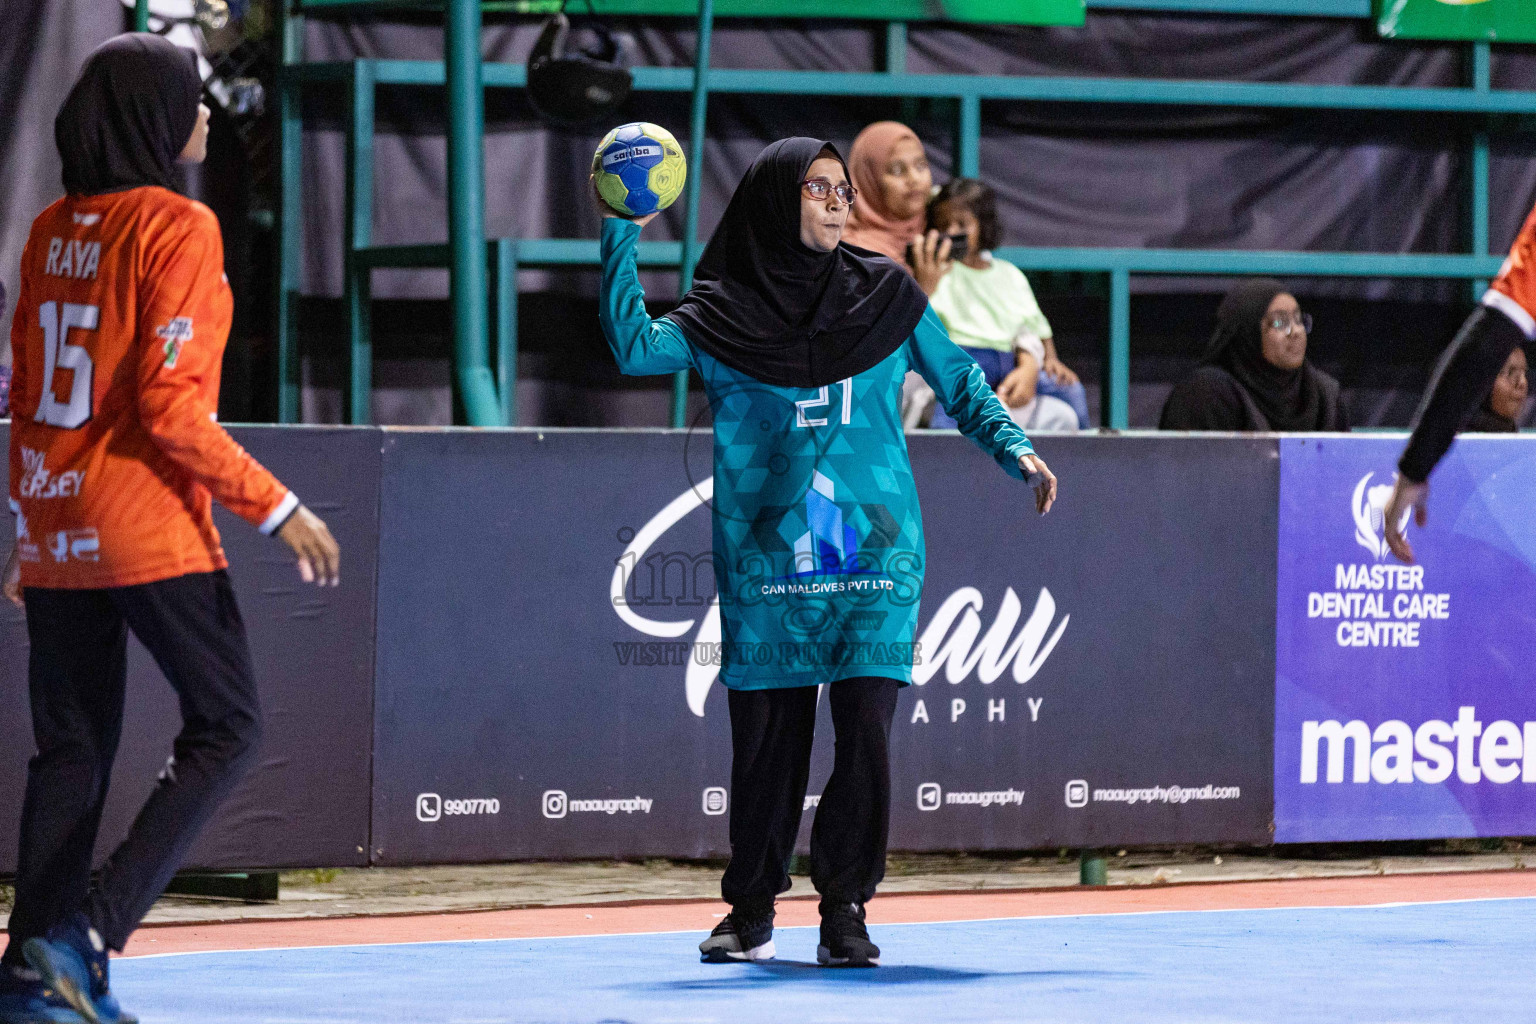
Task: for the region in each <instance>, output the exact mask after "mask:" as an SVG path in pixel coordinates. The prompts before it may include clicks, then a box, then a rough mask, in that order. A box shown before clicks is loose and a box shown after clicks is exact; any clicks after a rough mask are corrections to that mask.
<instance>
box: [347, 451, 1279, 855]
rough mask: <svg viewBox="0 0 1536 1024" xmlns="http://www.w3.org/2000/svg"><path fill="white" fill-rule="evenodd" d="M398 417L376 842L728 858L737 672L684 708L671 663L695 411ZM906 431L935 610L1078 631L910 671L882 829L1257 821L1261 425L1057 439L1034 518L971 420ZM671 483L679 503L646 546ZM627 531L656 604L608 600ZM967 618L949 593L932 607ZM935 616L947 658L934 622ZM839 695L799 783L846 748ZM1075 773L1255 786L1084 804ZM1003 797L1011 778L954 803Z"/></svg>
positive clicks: (1267, 488) (1044, 831) (700, 551)
mask: <svg viewBox="0 0 1536 1024" xmlns="http://www.w3.org/2000/svg"><path fill="white" fill-rule="evenodd" d="M386 436H387V438H388V441H387V442H386V445H385V456H384V474H383V492H382V493H383V496H382V500H381V505H382V508H383V513H382V522H381V525H382V535H383V537H384V538H385V544H384V548H383V552H382V556H381V560H380V570H379V572H380V575H379V594H380V603H379V634H378V635H379V654H378V698H377V708H378V716H377V726H376V728H377V732H376V737H375V750H376V758H375V763H374V791H373V792H374V828H373V836H374V849H373V858H374V861H375V863H391V864H401V863H421V862H437V861H477V860H496V859H504V858H518V857H536V856H556V857H573V856H656V855H670V856H706V855H718V854H721V853H723V852H725V851H726V849H727V845H726V827H725V822H726V818H725V816H724V815H723V814H715V813H710V809H711V806H712V807H713V810H716V811H719V810H721V809H722V808H723V804H722V803H721V802H720V800H721V798H722V796H723V794H715V795H714V800H715V801H716V802H715V803H714V804H713V805H711V803H710V800H711V794H710V793H709V792H708V791H709V790H710V789H711V788H713V787H726V786H728V785H729V774H730V755H729V733H728V728H727V720H726V715H725V706H724V703H725V702H724V701H723V699H722V697H723V691H722V690H721V689H720V687H719V686H718V684H714V685H713V686H711V687H710V689H709V690H708V691H705V694H704V697H703V700H702V703H700V702H699V694H698V693H697V692H695V693H693V694H692V703H690V687H689V686H688V681H687V680H688V672H689V670H688V668H687V667H686V666H685V665H684V664H681V663H679V661H678V660H676V658H675V655H676V654H677V653H679V649H680V648H682V647H683V646H684V645H687V644H691V643H692V642H693V640H694V639H695V638H696V637H697V636H699V635H700V633H701V629H703V627H702V625H701V624H702V623H703V622H704V620H705V618H706V616H707V615H708V600H709V598H710V597H711V596H712V594H713V582H712V577H711V576H710V563H709V524H708V512H707V508H706V507H705V506H704V505H703V503H702V501H701V498H700V497H699V495H700V494H702V491H699V490H696V489H695V488H696V487H697V486H698V485H700V484H702V482H703V481H705V480H707V479H708V476H709V472H710V470H709V457H710V456H709V441H708V435H707V434H703V435H700V434H691V435H686V436H685V435H680V434H669V433H664V432H641V433H630V432H625V433H622V434H615V433H609V432H586V431H574V432H567V431H559V432H556V431H548V432H539V433H534V432H518V433H514V434H501V433H494V434H483V433H458V432H455V433H426V432H414V431H390V432H387V434H386ZM911 445H912V451H913V464H914V469H915V472H916V474H917V480H918V486H919V489H920V491H921V492H922V493H923V494H925V495H928V496H930V497H929V500H928V501H927V502H926V503H925V507H924V521H925V525H926V530H927V535H928V552H929V559H930V568H929V572H928V583H927V588H926V590H925V595H924V604H923V613H922V616H921V620H920V627H919V628H920V631H921V630H926V629H927V628H928V627H929V626H930V625H931V624H932V622H933V619H934V617H935V615H936V614H937V613H938V612H939V611H940V610H941V608H942V606H943V605H944V604H945V602H946V600H960V601H963V600H965V598H966V596H967V594H966V592H965V588H975V593H974V595H973V599H974V600H975V601H979V607H976V608H975V609H974V610H975V613H976V617H975V620H974V622H973V623H972V625H974V627H975V628H976V629H977V630H979V632H980V634H981V635H982V636H987V635H988V634H989V631H990V630H991V629H992V628H993V627H994V625H996V624H997V623H999V621H1000V620H1001V621H1003V622H1004V623H1005V625H1004V626H1003V630H1004V631H1005V632H1006V634H1007V635H1006V638H1005V639H1006V640H1007V641H1012V640H1014V639H1015V638H1016V637H1018V636H1020V635H1021V633H1024V632H1028V630H1027V628H1026V625H1025V624H1026V620H1030V619H1031V617H1032V615H1034V614H1035V613H1037V612H1039V610H1040V608H1041V606H1042V605H1046V604H1048V603H1049V602H1052V601H1053V602H1054V605H1055V610H1054V612H1052V611H1051V610H1049V608H1047V609H1046V611H1045V612H1044V613H1043V614H1042V617H1041V619H1039V620H1038V621H1037V622H1036V627H1037V628H1036V630H1035V634H1034V635H1035V637H1036V639H1035V641H1034V644H1030V643H1026V644H1025V645H1024V647H1025V651H1024V654H1023V657H1024V658H1025V660H1026V661H1030V660H1031V654H1033V653H1034V652H1037V651H1044V650H1045V649H1046V648H1045V646H1044V644H1045V643H1046V642H1048V640H1049V637H1050V636H1053V635H1055V633H1056V630H1057V629H1058V628H1060V627H1061V626H1062V625H1063V624H1065V629H1064V630H1063V631H1062V632H1061V634H1060V639H1059V641H1058V643H1057V644H1056V646H1055V647H1054V648H1053V649H1050V653H1049V654H1048V656H1045V657H1043V658H1040V659H1039V662H1040V663H1039V667H1038V671H1037V673H1036V674H1035V675H1033V677H1032V678H1027V679H1026V682H1025V683H1024V684H1023V685H1021V684H1019V683H1017V682H1015V677H1014V675H1013V674H1012V673H1011V669H1010V668H1009V667H1008V666H1010V665H1011V664H1012V662H1007V663H1005V665H1004V670H1003V671H1002V674H1001V676H1000V677H999V676H998V675H997V674H996V673H995V672H990V673H989V672H988V670H987V669H986V662H987V661H988V660H989V659H985V658H983V659H982V662H981V664H980V665H978V666H977V667H974V668H972V669H971V670H970V671H964V670H960V671H957V672H956V673H955V681H954V682H951V681H950V673H951V666H952V665H954V664H955V663H956V662H957V661H958V662H964V661H965V658H966V651H965V650H964V649H962V648H967V647H968V648H969V650H970V651H971V652H972V654H973V655H975V654H979V652H980V650H981V647H982V641H980V640H977V641H976V642H975V643H973V644H963V643H962V644H960V645H959V646H958V647H952V648H951V650H950V651H949V655H948V657H947V658H946V659H945V661H944V662H943V666H942V668H938V667H937V666H935V670H936V671H937V675H934V676H933V677H932V678H929V679H927V680H926V681H925V682H924V684H923V685H921V686H914V687H911V688H908V689H907V690H905V691H904V692H903V695H902V699H901V704H900V707H899V710H898V712H897V721H896V725H895V734H894V744H895V749H894V761H895V777H894V783H893V784H894V792H895V807H894V814H893V822H892V845H893V847H894V848H896V849H989V848H992V849H997V848H1004V849H1018V848H1029V847H1040V846H1053V845H1072V846H1077V845H1083V844H1095V843H1109V842H1117V843H1156V842H1246V843H1262V842H1265V841H1267V839H1268V837H1269V822H1270V817H1271V793H1270V789H1271V787H1270V778H1271V776H1270V772H1271V763H1272V756H1271V748H1272V740H1271V735H1272V731H1273V730H1272V726H1273V688H1274V682H1273V664H1274V564H1275V561H1274V544H1275V535H1276V534H1275V511H1274V510H1275V508H1276V505H1277V498H1278V494H1277V488H1278V469H1277V467H1278V462H1277V460H1276V458H1275V444H1274V442H1273V441H1272V440H1265V439H1258V440H1253V441H1238V440H1233V439H1225V440H1221V439H1207V440H1198V439H1191V438H1167V439H1149V438H1138V439H1134V440H1133V439H1124V438H1120V439H1108V438H1102V439H1101V438H1088V437H1084V438H1062V439H1056V440H1053V441H1052V443H1051V459H1052V465H1053V466H1054V467H1055V468H1056V469H1057V471H1058V472H1059V473H1060V474H1061V476H1062V479H1063V480H1065V481H1067V484H1066V485H1065V490H1064V492H1063V494H1064V497H1063V500H1062V503H1061V505H1060V506H1059V507H1058V509H1057V510H1056V511H1054V512H1053V513H1052V514H1051V515H1050V516H1049V517H1047V518H1045V519H1043V520H1037V519H1036V518H1035V516H1034V515H1033V512H1032V508H1031V507H1030V502H1029V495H1028V493H1027V492H1026V491H1025V490H1024V489H1023V488H1022V487H1020V486H1018V485H1017V483H1015V482H1013V481H1010V480H1009V479H1008V478H1006V477H1005V476H1003V475H1002V474H1001V473H999V472H997V470H996V467H995V466H993V465H992V464H991V462H990V461H989V460H987V459H986V458H984V457H983V456H982V455H980V454H979V453H977V452H975V451H972V450H970V446H969V445H968V442H965V441H963V440H962V439H960V438H958V437H955V436H952V435H950V436H932V435H930V436H918V437H913V438H912V439H911ZM962 449H963V450H962ZM1213 480H1216V481H1220V486H1219V487H1213V486H1211V481H1213ZM450 497H451V500H449V499H450ZM674 502H678V503H681V505H680V506H679V505H674ZM669 507H672V508H674V509H679V514H681V515H682V518H681V519H678V520H677V521H676V522H675V524H674V525H671V526H670V527H669V528H665V529H662V532H661V533H660V534H659V535H658V536H656V537H655V538H654V539H653V540H652V541H651V542H650V543H645V541H644V538H646V537H648V536H649V531H648V529H647V528H648V526H654V527H656V528H661V526H662V525H664V520H663V517H662V513H663V510H664V509H667V508H669ZM683 510H686V511H683ZM637 534H638V535H639V537H640V538H641V539H638V540H637V539H636V535H637ZM631 542H633V544H634V545H636V546H638V548H639V549H638V550H635V551H634V553H633V557H634V558H635V559H636V561H635V564H636V580H635V582H634V583H632V585H631V587H630V588H629V590H628V592H627V599H628V604H627V605H626V609H627V610H628V611H629V612H630V613H631V614H632V615H634V616H638V617H639V619H642V620H645V621H644V622H642V623H638V624H637V623H631V622H626V621H624V620H622V619H621V618H620V615H619V613H618V611H616V609H615V607H614V605H613V603H612V601H611V599H610V586H611V584H612V580H613V576H614V569H615V563H616V561H617V560H619V559H621V558H622V557H623V556H624V552H625V550H626V547H627V546H630V545H631ZM1010 590H1012V591H1013V592H1014V594H1015V598H1016V601H1017V604H1016V605H1015V608H1014V612H1013V615H1014V619H1013V621H1012V623H1007V620H1006V619H1004V617H1003V612H1002V609H1003V608H1004V607H1005V604H1006V602H1007V601H1008V597H1007V595H1008V593H1009V591H1010ZM1042 590H1047V591H1048V592H1049V595H1050V597H1049V598H1043V597H1042ZM956 594H958V595H960V596H959V597H957V598H956V597H952V595H956ZM966 628H967V623H966V620H965V618H964V617H961V618H959V619H957V620H956V622H955V625H954V626H952V627H951V628H950V629H949V630H944V631H941V632H942V633H943V635H944V636H945V637H950V638H951V639H952V638H953V637H954V636H956V635H960V634H962V633H963V632H964V630H965V629H966ZM704 635H705V636H706V638H707V636H708V634H707V631H705V634H704ZM924 639H926V640H928V641H930V642H931V646H929V645H927V644H925V651H930V650H931V651H933V652H934V654H935V656H937V654H938V653H939V652H940V651H941V650H942V647H943V645H942V644H941V643H940V642H939V636H938V635H937V634H936V635H934V636H931V637H924ZM644 644H652V645H657V646H652V647H650V648H648V649H647V648H644V647H637V646H636V645H644ZM1036 645H1040V646H1036ZM668 652H670V653H668ZM998 653H1001V648H999V649H998ZM658 655H659V657H658ZM685 656H686V655H685ZM1037 657H1038V656H1037ZM641 661H649V662H651V663H650V664H642V663H639V662H641ZM656 662H660V663H656ZM1026 675H1027V674H1026ZM989 679H990V681H988V680H989ZM919 701H921V702H922V709H921V711H919V707H918V704H919ZM957 701H958V702H962V703H956V702H957ZM962 704H963V709H962ZM695 708H698V709H699V710H702V711H703V715H702V717H700V716H699V715H697V714H695V710H694V709H695ZM823 719H824V720H823V723H822V726H823V728H822V735H821V737H820V740H819V742H818V745H817V753H816V767H815V770H814V771H813V777H812V784H811V794H812V795H815V794H816V793H819V791H820V787H821V785H822V783H823V782H824V780H825V777H826V772H827V770H828V767H829V765H828V755H829V747H828V741H829V740H830V736H829V735H828V732H829V730H828V729H827V728H826V726H827V725H828V724H829V723H827V722H826V721H825V714H823ZM924 719H926V721H925V720H924ZM1072 780H1083V781H1085V782H1086V783H1088V784H1089V785H1090V786H1091V787H1092V788H1095V789H1097V788H1146V787H1153V786H1164V787H1168V786H1186V787H1200V786H1205V785H1208V784H1209V785H1215V786H1236V787H1239V788H1240V790H1241V794H1242V795H1241V798H1240V799H1235V800H1231V801H1221V802H1217V801H1207V802H1191V803H1185V804H1164V803H1153V804H1150V805H1149V804H1144V803H1138V804H1134V805H1131V804H1123V803H1110V802H1091V803H1090V804H1089V806H1088V807H1085V808H1076V807H1069V806H1068V804H1067V802H1066V799H1065V788H1066V785H1067V783H1068V782H1070V781H1072ZM933 785H936V786H938V787H939V792H940V794H941V798H942V801H943V802H941V803H940V804H939V806H938V807H937V809H936V810H933V811H929V810H924V809H921V808H920V804H919V802H918V799H919V789H920V788H922V787H926V786H933ZM1009 790H1015V791H1022V792H1023V795H1022V797H1021V798H1020V802H1017V803H1008V804H1003V805H993V806H980V805H978V804H976V803H966V802H949V801H950V798H951V796H954V797H956V799H957V800H960V801H968V800H972V799H981V798H972V797H970V796H968V794H976V793H993V792H1001V791H1009ZM943 794H950V796H943ZM930 799H931V798H930ZM465 801H474V802H471V803H466V802H465ZM489 801H494V802H495V803H494V805H492V804H490V803H488V802H489ZM590 801H598V802H599V803H595V804H594V803H578V802H590ZM607 801H628V802H627V803H604V802H607ZM493 806H494V810H492V807H493Z"/></svg>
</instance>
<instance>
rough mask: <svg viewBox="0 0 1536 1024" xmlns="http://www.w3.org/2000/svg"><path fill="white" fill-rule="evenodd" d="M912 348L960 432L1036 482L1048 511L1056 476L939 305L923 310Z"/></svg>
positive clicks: (1040, 503)
mask: <svg viewBox="0 0 1536 1024" xmlns="http://www.w3.org/2000/svg"><path fill="white" fill-rule="evenodd" d="M907 351H908V354H909V356H910V358H911V361H912V368H913V369H914V370H916V371H917V372H918V373H919V374H921V375H922V378H923V379H924V380H926V381H927V382H928V386H929V387H931V388H933V393H934V395H935V397H937V399H938V401H939V404H940V405H942V406H943V407H944V411H945V412H947V413H949V414H950V416H952V417H954V420H955V423H956V424H957V425H958V426H959V427H960V432H961V433H962V434H964V435H965V436H966V437H968V438H970V439H971V440H972V441H974V442H975V443H976V444H977V446H978V447H980V448H981V450H982V451H984V452H986V453H987V454H989V455H991V456H992V457H993V458H994V459H996V460H997V463H998V465H1000V466H1002V467H1003V470H1004V471H1005V472H1007V473H1008V475H1009V476H1012V477H1014V478H1015V479H1019V480H1023V481H1025V482H1026V483H1028V484H1029V485H1030V486H1032V487H1034V488H1035V506H1036V508H1037V509H1038V510H1039V511H1040V513H1041V514H1042V515H1044V514H1045V512H1046V511H1047V510H1048V509H1049V508H1050V507H1051V504H1052V503H1053V502H1054V501H1055V500H1056V477H1055V476H1054V475H1052V473H1051V471H1050V469H1049V468H1047V467H1046V465H1045V462H1044V460H1042V459H1041V458H1040V457H1039V456H1038V455H1036V454H1035V447H1034V445H1032V444H1031V443H1030V441H1029V438H1028V437H1027V436H1026V435H1025V433H1024V431H1023V430H1022V429H1021V428H1020V427H1019V425H1018V424H1017V423H1015V422H1014V420H1013V417H1012V416H1010V415H1009V414H1008V410H1007V409H1005V408H1003V403H1002V402H1000V401H999V400H998V398H997V395H996V394H995V393H993V391H992V389H991V388H990V387H988V386H987V378H986V376H985V375H984V374H983V373H982V372H981V367H980V366H977V365H976V360H974V359H972V358H971V357H970V356H968V355H966V354H965V353H964V352H962V351H961V350H960V348H959V346H957V345H956V344H955V343H954V342H953V341H951V340H950V338H949V333H948V332H947V331H945V330H944V325H943V323H941V322H940V320H939V318H938V315H937V314H936V313H934V311H933V307H931V306H930V307H929V308H928V310H927V311H926V312H925V313H923V319H922V320H921V321H919V322H918V325H917V328H916V329H915V330H914V331H913V332H912V337H910V338H908V339H907Z"/></svg>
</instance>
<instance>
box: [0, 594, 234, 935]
mask: <svg viewBox="0 0 1536 1024" xmlns="http://www.w3.org/2000/svg"><path fill="white" fill-rule="evenodd" d="M26 602H27V633H28V636H29V637H30V639H31V642H32V654H31V660H30V662H29V683H30V691H31V704H32V731H33V735H34V738H35V739H36V742H37V754H36V756H34V757H33V758H32V760H31V762H30V763H29V764H28V767H27V793H26V799H25V802H24V803H23V805H22V812H21V856H20V859H19V861H18V867H17V872H16V906H15V909H14V911H13V912H12V914H11V919H10V925H9V931H10V943H9V945H8V946H7V948H6V952H5V958H4V959H5V962H6V963H7V964H19V963H20V960H21V945H22V943H23V942H25V941H26V940H27V939H29V938H32V937H33V936H39V935H44V934H46V933H47V932H48V931H49V929H51V928H52V927H53V926H54V925H55V924H58V923H59V922H60V921H62V920H63V919H65V918H66V917H68V916H69V915H70V914H73V913H75V912H76V911H79V910H84V911H86V913H87V914H88V915H89V916H90V918H91V923H92V924H93V925H94V926H95V927H96V929H97V930H98V931H99V932H101V935H102V938H103V939H105V940H106V943H107V945H108V946H110V947H112V948H113V949H117V950H121V949H122V948H123V946H124V945H125V944H126V943H127V941H128V936H129V935H130V934H132V932H133V930H134V929H135V928H136V927H138V924H139V922H140V920H142V919H143V917H144V915H145V914H147V913H148V912H149V908H150V907H151V906H152V905H153V904H154V902H155V900H156V899H158V898H159V896H160V894H161V893H162V892H163V891H164V890H165V887H166V885H167V884H168V883H169V882H170V880H171V876H173V875H174V874H175V873H176V869H177V867H178V866H180V864H181V861H182V858H184V857H185V856H186V854H187V852H188V850H189V849H190V848H191V846H192V843H193V841H194V840H195V839H196V838H197V834H198V832H200V831H201V830H202V828H203V826H204V825H206V824H207V822H208V819H209V818H210V817H212V815H213V813H214V811H215V810H216V809H217V808H218V806H219V804H220V803H221V802H222V801H223V800H224V798H225V797H226V796H228V795H229V792H230V790H231V789H233V788H234V786H235V783H236V782H238V781H239V779H240V777H241V776H242V775H244V774H245V772H246V770H247V769H248V768H249V767H250V765H251V763H252V762H253V760H254V759H255V755H256V748H257V744H258V743H259V741H260V737H261V712H260V708H259V705H258V703H257V698H256V681H255V676H254V674H253V672H252V670H251V656H250V652H249V649H248V648H247V646H246V639H245V625H244V623H243V622H242V621H241V618H240V610H239V608H238V607H237V606H236V604H235V594H234V591H233V589H231V587H230V584H229V577H228V575H227V574H226V573H224V572H222V571H220V572H212V573H195V574H192V575H188V576H179V577H176V578H174V579H169V580H161V581H158V582H155V583H146V584H142V585H140V586H136V587H119V588H115V589H111V590H43V589H39V588H36V587H29V588H27V590H26ZM129 629H132V630H133V633H134V635H135V636H137V637H138V638H139V640H140V642H142V643H143V644H144V646H145V647H146V648H147V649H148V650H149V652H150V654H152V655H153V656H154V659H155V661H156V663H157V664H159V666H160V669H161V671H163V672H164V673H165V677H166V678H167V679H168V680H169V681H170V683H171V686H172V687H173V688H174V689H175V691H176V696H177V698H178V699H179V701H180V705H181V717H182V729H181V733H180V734H179V735H178V736H177V737H176V741H175V744H174V747H173V751H174V756H173V757H172V758H171V760H170V762H169V763H168V764H167V765H166V768H165V771H164V772H163V773H162V774H161V777H160V781H159V784H158V785H157V786H156V787H155V790H154V793H153V794H152V795H151V796H150V798H149V801H148V802H147V803H146V804H145V805H144V808H143V809H142V810H141V811H140V812H139V816H138V818H137V819H135V821H134V823H133V827H132V828H131V829H130V830H129V832H128V837H127V838H126V839H124V840H123V843H122V845H120V846H119V847H118V848H117V849H116V850H115V851H114V852H113V853H112V856H111V857H109V858H108V859H107V862H106V864H105V866H104V867H103V868H102V871H101V878H100V881H99V883H98V884H97V885H96V886H95V887H94V888H92V887H91V885H90V874H91V850H92V848H93V847H94V846H95V844H96V831H97V828H98V827H99V826H100V824H101V812H102V805H103V802H104V801H105V799H106V795H107V785H108V783H109V782H110V780H111V775H112V761H113V759H114V758H115V756H116V755H117V744H118V739H119V737H120V735H121V733H122V725H123V700H124V689H125V686H126V682H127V643H128V634H127V630H129Z"/></svg>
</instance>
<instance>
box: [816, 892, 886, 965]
mask: <svg viewBox="0 0 1536 1024" xmlns="http://www.w3.org/2000/svg"><path fill="white" fill-rule="evenodd" d="M816 962H817V963H819V964H821V965H822V966H823V967H879V966H880V947H879V946H877V945H875V944H874V943H873V942H870V941H869V930H868V929H867V928H865V927H864V904H862V903H828V902H826V901H822V904H821V945H819V946H817V947H816Z"/></svg>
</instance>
